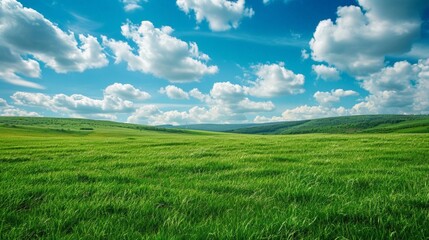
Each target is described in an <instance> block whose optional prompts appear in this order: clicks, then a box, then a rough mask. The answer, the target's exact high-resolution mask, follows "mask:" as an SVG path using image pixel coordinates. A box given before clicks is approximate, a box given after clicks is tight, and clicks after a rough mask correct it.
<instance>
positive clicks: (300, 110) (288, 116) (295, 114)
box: [253, 105, 350, 123]
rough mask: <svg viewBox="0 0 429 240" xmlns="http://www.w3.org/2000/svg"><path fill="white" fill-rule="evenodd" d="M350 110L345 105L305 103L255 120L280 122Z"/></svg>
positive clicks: (321, 116)
mask: <svg viewBox="0 0 429 240" xmlns="http://www.w3.org/2000/svg"><path fill="white" fill-rule="evenodd" d="M349 114H350V112H349V110H348V109H346V108H344V107H338V108H332V107H326V106H308V105H303V106H299V107H296V108H293V109H287V110H286V111H284V112H283V113H282V115H281V116H274V117H271V118H268V117H264V116H256V117H255V119H254V120H253V121H254V122H259V123H261V122H280V121H297V120H306V119H315V118H325V117H337V116H346V115H349Z"/></svg>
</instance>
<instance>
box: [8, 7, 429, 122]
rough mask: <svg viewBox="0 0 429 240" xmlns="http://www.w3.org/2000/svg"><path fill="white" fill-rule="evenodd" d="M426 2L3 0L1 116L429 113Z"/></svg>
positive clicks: (182, 118)
mask: <svg viewBox="0 0 429 240" xmlns="http://www.w3.org/2000/svg"><path fill="white" fill-rule="evenodd" d="M428 58H429V1H428V0H378V1H375V0H357V1H349V0H342V1H334V0H328V1H318V0H252V1H249V0H247V1H246V0H237V1H228V0H175V1H174V0H169V1H167V0H156V1H155V0H106V1H102V2H101V1H88V0H86V1H83V0H61V1H58V0H37V1H34V0H20V1H16V0H0V115H4V116H55V117H79V118H93V119H109V120H115V121H122V122H132V123H142V124H151V125H159V124H190V123H244V122H270V121H290V120H299V119H309V118H321V117H330V116H344V115H359V114H381V113H395V114H428V113H429V95H428V93H429V59H428Z"/></svg>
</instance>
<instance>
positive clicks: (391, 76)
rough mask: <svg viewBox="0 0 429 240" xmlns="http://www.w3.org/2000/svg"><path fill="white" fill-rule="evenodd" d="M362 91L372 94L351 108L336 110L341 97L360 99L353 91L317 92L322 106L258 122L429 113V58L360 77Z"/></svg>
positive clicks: (291, 111) (399, 63) (264, 118)
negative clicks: (333, 105) (335, 105)
mask: <svg viewBox="0 0 429 240" xmlns="http://www.w3.org/2000/svg"><path fill="white" fill-rule="evenodd" d="M360 83H361V86H362V88H364V89H365V90H367V91H368V92H369V95H368V96H367V97H365V99H364V100H362V101H361V102H359V103H357V104H355V105H354V106H353V107H351V108H344V107H338V108H336V107H332V106H331V105H332V103H335V102H339V100H340V98H342V97H347V96H357V95H358V93H357V92H355V91H351V90H347V91H346V90H342V89H336V90H332V91H330V92H319V91H318V92H316V93H315V94H314V98H315V99H316V101H318V102H319V104H320V105H318V106H308V105H303V106H298V107H296V108H293V109H287V110H286V111H284V112H283V113H282V115H281V116H275V117H271V118H267V117H263V116H257V117H256V118H255V120H254V121H256V122H268V121H286V120H302V119H311V118H320V117H332V116H344V115H355V114H429V98H428V93H429V59H421V60H419V61H418V62H417V63H416V64H411V63H409V62H407V61H400V62H396V63H395V64H394V65H393V66H390V67H385V68H382V69H381V70H380V71H378V72H376V73H372V74H370V75H369V76H366V77H362V78H360Z"/></svg>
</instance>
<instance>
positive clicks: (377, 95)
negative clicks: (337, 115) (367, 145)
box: [353, 59, 429, 114]
mask: <svg viewBox="0 0 429 240" xmlns="http://www.w3.org/2000/svg"><path fill="white" fill-rule="evenodd" d="M361 85H362V87H363V88H364V89H365V90H367V91H368V92H369V95H368V96H367V97H366V98H365V101H363V102H361V103H359V104H356V105H355V106H354V107H353V111H354V112H355V113H359V114H367V113H393V114H398V113H402V114H414V113H416V114H427V113H429V100H428V93H429V59H425V60H420V61H419V62H418V63H416V64H410V63H409V62H407V61H401V62H397V63H395V64H394V65H393V66H391V67H385V68H383V69H382V70H380V71H379V72H377V73H373V74H371V75H370V76H368V77H365V78H362V80H361Z"/></svg>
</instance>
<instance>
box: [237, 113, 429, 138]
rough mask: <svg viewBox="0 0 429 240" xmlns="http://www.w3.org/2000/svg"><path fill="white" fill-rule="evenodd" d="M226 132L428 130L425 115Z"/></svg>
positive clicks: (330, 120)
mask: <svg viewBox="0 0 429 240" xmlns="http://www.w3.org/2000/svg"><path fill="white" fill-rule="evenodd" d="M229 132H234V133H247V134H306V133H392V132H403V133H405V132H410V133H429V116H428V115H363V116H347V117H332V118H322V119H313V120H305V121H294V122H281V123H277V124H270V125H261V126H254V127H248V128H239V129H234V130H231V131H229Z"/></svg>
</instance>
